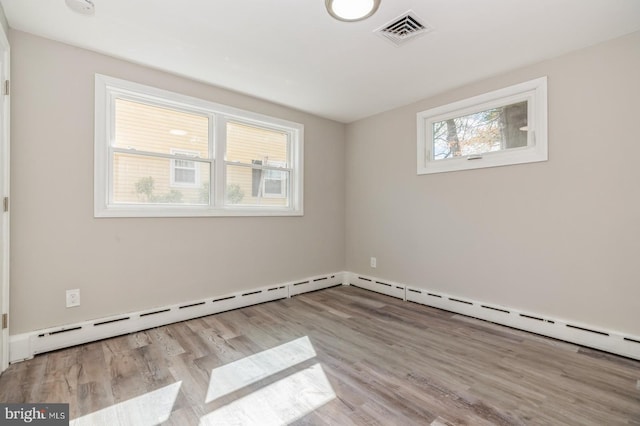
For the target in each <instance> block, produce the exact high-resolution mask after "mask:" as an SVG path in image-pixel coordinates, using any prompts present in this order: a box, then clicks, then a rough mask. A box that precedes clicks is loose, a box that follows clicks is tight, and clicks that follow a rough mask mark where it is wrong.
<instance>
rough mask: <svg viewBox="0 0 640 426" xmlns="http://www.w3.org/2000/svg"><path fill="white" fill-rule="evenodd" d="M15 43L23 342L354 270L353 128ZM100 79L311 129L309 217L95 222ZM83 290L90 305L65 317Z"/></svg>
mask: <svg viewBox="0 0 640 426" xmlns="http://www.w3.org/2000/svg"><path fill="white" fill-rule="evenodd" d="M10 41H11V50H12V64H11V65H12V76H13V77H12V80H13V81H12V116H11V118H12V122H11V126H12V129H11V131H12V152H11V162H12V169H11V179H12V181H11V183H12V188H11V192H12V205H11V209H12V216H11V218H12V223H11V312H12V321H11V334H16V333H21V332H26V331H29V330H35V329H39V328H44V327H50V326H55V325H60V324H67V323H73V322H77V321H81V320H87V319H91V318H98V317H103V316H106V315H111V314H117V313H121V312H130V311H135V310H139V309H144V308H149V307H153V306H161V305H165V304H173V303H179V302H181V301H189V300H194V299H198V298H204V297H209V296H213V295H220V294H225V293H229V292H234V291H239V290H242V289H249V288H255V287H258V286H262V285H268V284H272V283H278V282H284V281H289V280H295V279H297V278H301V277H307V276H311V275H315V274H322V273H328V272H335V271H341V270H343V269H344V258H345V256H344V125H342V124H339V123H336V122H332V121H329V120H324V119H320V118H317V117H314V116H311V115H308V114H304V113H301V112H298V111H294V110H291V109H287V108H284V107H281V106H277V105H274V104H271V103H268V102H265V101H260V100H257V99H255V98H251V97H249V96H244V95H239V94H237V93H233V92H230V91H226V90H223V89H220V88H215V87H211V86H208V85H204V84H200V83H198V82H194V81H191V80H187V79H183V78H180V77H177V76H173V75H169V74H166V73H163V72H159V71H156V70H152V69H149V68H145V67H141V66H138V65H134V64H131V63H128V62H124V61H121V60H117V59H114V58H111V57H107V56H104V55H101V54H98V53H93V52H89V51H86V50H82V49H78V48H74V47H70V46H67V45H64V44H60V43H57V42H54V41H49V40H46V39H43V38H39V37H35V36H32V35H29V34H25V33H21V32H17V31H10ZM211 72H213V73H215V70H211ZM95 73H100V74H105V75H109V76H113V77H117V78H123V79H127V80H131V81H135V82H138V83H142V84H147V85H151V86H155V87H160V88H163V89H166V90H171V91H175V92H178V93H181V94H185V95H190V96H196V97H200V98H204V99H207V100H210V101H214V102H218V103H222V104H226V105H230V106H233V107H237V108H243V109H247V110H250V111H255V112H258V113H262V114H267V115H271V116H275V117H279V118H283V119H286V120H291V121H296V122H299V123H302V124H304V126H305V206H304V207H305V215H304V216H303V217H275V218H257V217H243V218H154V219H125V218H117V219H94V217H93V111H94V94H93V90H94V74H95ZM246 90H247V91H248V92H250V91H251V87H250V84H248V85H247V88H246ZM71 288H80V289H81V292H82V297H81V299H82V305H81V306H80V307H78V308H72V309H66V308H65V307H64V305H65V289H71Z"/></svg>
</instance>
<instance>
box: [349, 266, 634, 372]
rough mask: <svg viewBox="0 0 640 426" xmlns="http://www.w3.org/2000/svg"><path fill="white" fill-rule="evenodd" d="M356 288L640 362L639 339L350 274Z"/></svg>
mask: <svg viewBox="0 0 640 426" xmlns="http://www.w3.org/2000/svg"><path fill="white" fill-rule="evenodd" d="M347 279H348V282H349V283H350V284H351V285H353V286H355V287H359V288H363V289H366V290H370V291H375V292H377V293H382V294H386V295H387V296H392V297H396V298H398V299H402V300H406V301H409V302H414V303H419V304H421V305H426V306H431V307H434V308H438V309H443V310H446V311H450V312H455V313H458V314H462V315H466V316H469V317H473V318H478V319H482V320H486V321H490V322H493V323H496V324H501V325H505V326H508V327H513V328H517V329H519V330H524V331H529V332H532V333H536V334H540V335H543V336H547V337H552V338H555V339H559V340H564V341H566V342H571V343H576V344H578V345H582V346H586V347H590V348H594V349H599V350H602V351H605V352H610V353H614V354H617V355H622V356H625V357H628V358H633V359H637V360H640V337H638V336H632V335H628V334H625V333H619V332H616V331H611V330H605V329H603V328H602V327H596V326H591V325H586V324H581V323H578V322H574V321H568V320H561V319H558V318H550V317H548V316H545V315H538V314H535V313H531V312H520V311H518V310H517V309H512V308H508V307H504V306H497V305H494V304H492V303H486V302H478V301H475V300H471V299H469V298H466V297H458V296H454V295H448V294H444V293H441V292H438V291H432V290H427V289H424V288H420V287H414V286H407V285H404V284H400V283H395V282H391V281H388V280H382V279H378V278H374V277H370V276H365V275H358V274H353V273H350V276H349V277H347Z"/></svg>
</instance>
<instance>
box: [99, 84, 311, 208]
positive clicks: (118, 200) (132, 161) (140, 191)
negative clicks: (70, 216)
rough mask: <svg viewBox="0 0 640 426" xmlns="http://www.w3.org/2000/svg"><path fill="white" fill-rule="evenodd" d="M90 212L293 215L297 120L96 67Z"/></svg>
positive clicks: (299, 140)
mask: <svg viewBox="0 0 640 426" xmlns="http://www.w3.org/2000/svg"><path fill="white" fill-rule="evenodd" d="M95 124H96V127H95V132H96V134H95V215H96V217H113V216H124V217H133V216H136V217H137V216H225V215H226V216H228V215H234V216H245V215H246V216H251V215H256V216H266V215H278V216H284V215H301V214H302V187H303V186H302V176H303V175H302V159H303V151H302V150H303V126H302V125H300V124H297V123H292V122H288V121H284V120H280V119H275V118H272V117H267V116H263V115H259V114H255V113H250V112H247V111H242V110H238V109H235V108H231V107H226V106H223V105H218V104H214V103H211V102H207V101H204V100H200V99H195V98H191V97H187V96H182V95H178V94H175V93H171V92H167V91H164V90H160V89H155V88H152V87H147V86H142V85H139V84H136V83H131V82H127V81H124V80H118V79H114V78H111V77H106V76H102V75H96V123H95Z"/></svg>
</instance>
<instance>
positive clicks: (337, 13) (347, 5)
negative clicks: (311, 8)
mask: <svg viewBox="0 0 640 426" xmlns="http://www.w3.org/2000/svg"><path fill="white" fill-rule="evenodd" d="M325 5H326V6H327V11H328V12H329V14H330V15H331V16H333V17H334V18H336V19H338V20H340V21H345V22H355V21H361V20H363V19H367V18H368V17H369V16H371V15H373V14H374V13H376V10H378V7H379V6H380V0H325Z"/></svg>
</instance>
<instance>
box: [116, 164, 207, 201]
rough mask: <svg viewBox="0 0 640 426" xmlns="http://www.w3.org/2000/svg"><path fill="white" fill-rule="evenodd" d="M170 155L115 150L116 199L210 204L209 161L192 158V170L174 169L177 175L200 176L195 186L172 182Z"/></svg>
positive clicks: (183, 176) (192, 181)
mask: <svg viewBox="0 0 640 426" xmlns="http://www.w3.org/2000/svg"><path fill="white" fill-rule="evenodd" d="M172 161H174V160H171V159H168V158H154V157H146V156H143V155H130V154H122V153H116V154H115V155H114V158H113V202H114V203H125V204H208V203H209V163H205V162H200V161H193V162H192V163H193V166H194V167H193V169H191V170H188V169H175V172H176V177H177V176H178V174H179V173H180V178H182V179H185V180H187V179H191V180H190V181H189V183H191V184H193V183H194V178H195V177H199V178H198V180H197V182H195V185H192V186H190V187H175V186H172V185H171V162H172Z"/></svg>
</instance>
